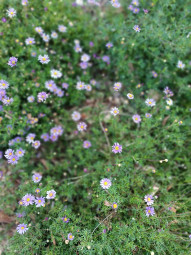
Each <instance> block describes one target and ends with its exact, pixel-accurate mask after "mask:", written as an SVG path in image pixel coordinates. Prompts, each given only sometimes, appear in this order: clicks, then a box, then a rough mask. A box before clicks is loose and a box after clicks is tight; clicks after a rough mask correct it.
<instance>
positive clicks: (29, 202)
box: [22, 194, 35, 206]
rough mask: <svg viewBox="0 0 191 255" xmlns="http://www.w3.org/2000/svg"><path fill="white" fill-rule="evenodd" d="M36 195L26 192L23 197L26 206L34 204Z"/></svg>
mask: <svg viewBox="0 0 191 255" xmlns="http://www.w3.org/2000/svg"><path fill="white" fill-rule="evenodd" d="M34 200H35V197H34V196H33V195H31V194H26V195H25V196H24V197H23V198H22V201H23V203H24V206H28V205H32V204H33V203H34Z"/></svg>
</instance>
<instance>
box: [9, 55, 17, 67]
mask: <svg viewBox="0 0 191 255" xmlns="http://www.w3.org/2000/svg"><path fill="white" fill-rule="evenodd" d="M17 61H18V58H15V57H10V58H9V61H8V65H9V66H11V67H13V66H16V64H17Z"/></svg>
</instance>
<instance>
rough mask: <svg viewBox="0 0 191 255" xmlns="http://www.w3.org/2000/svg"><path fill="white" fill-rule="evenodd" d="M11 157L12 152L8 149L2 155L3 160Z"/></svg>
mask: <svg viewBox="0 0 191 255" xmlns="http://www.w3.org/2000/svg"><path fill="white" fill-rule="evenodd" d="M13 155H14V150H12V149H8V150H6V151H5V155H4V156H5V158H7V159H9V158H11V157H12V156H13Z"/></svg>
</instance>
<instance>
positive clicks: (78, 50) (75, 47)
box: [74, 43, 82, 52]
mask: <svg viewBox="0 0 191 255" xmlns="http://www.w3.org/2000/svg"><path fill="white" fill-rule="evenodd" d="M74 50H75V52H81V51H82V48H81V46H80V44H78V43H77V44H75V46H74Z"/></svg>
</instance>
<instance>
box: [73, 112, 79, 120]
mask: <svg viewBox="0 0 191 255" xmlns="http://www.w3.org/2000/svg"><path fill="white" fill-rule="evenodd" d="M80 118H81V114H80V113H79V112H77V111H74V112H73V113H72V119H73V120H74V121H78V120H80Z"/></svg>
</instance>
